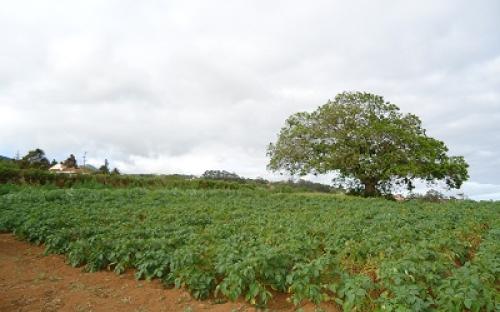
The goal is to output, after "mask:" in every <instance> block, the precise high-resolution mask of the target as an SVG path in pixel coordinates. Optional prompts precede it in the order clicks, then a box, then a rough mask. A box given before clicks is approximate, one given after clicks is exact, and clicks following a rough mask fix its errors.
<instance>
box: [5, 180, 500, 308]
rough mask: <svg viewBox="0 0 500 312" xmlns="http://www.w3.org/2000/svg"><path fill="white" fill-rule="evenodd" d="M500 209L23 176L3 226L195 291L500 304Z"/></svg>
mask: <svg viewBox="0 0 500 312" xmlns="http://www.w3.org/2000/svg"><path fill="white" fill-rule="evenodd" d="M499 220H500V207H499V205H498V203H475V202H471V201H462V202H458V201H457V202H448V203H439V204H431V203H423V202H418V201H412V202H408V203H395V202H389V201H386V200H380V199H359V198H355V199H353V198H350V197H342V196H335V195H318V194H279V193H270V192H265V191H255V190H253V191H251V190H232V191H230V190H179V189H170V190H144V189H114V190H112V189H104V190H88V189H78V190H75V189H65V190H41V189H36V188H35V189H33V188H26V189H23V190H21V191H18V192H13V193H8V194H4V195H1V196H0V231H9V232H14V233H15V234H16V235H17V236H19V237H20V238H23V239H26V240H28V241H30V242H34V243H37V244H41V243H43V244H45V246H46V248H47V252H49V253H59V254H64V255H66V257H67V260H68V262H69V263H70V264H71V265H73V266H76V267H79V266H84V267H85V268H86V269H87V270H90V271H97V270H102V269H109V270H114V271H116V272H117V273H122V272H124V271H125V270H128V269H135V270H136V276H137V278H144V279H152V278H158V279H161V280H162V282H164V283H165V284H166V285H168V286H176V287H185V288H187V289H188V290H189V291H190V292H191V293H192V294H193V296H194V297H196V298H207V297H214V296H215V297H225V298H229V299H230V300H235V299H236V298H238V297H244V298H245V299H246V300H247V301H249V302H251V303H253V304H258V305H265V304H266V303H267V302H268V301H269V300H270V299H271V298H272V294H273V293H274V292H285V293H288V294H289V296H290V300H291V301H292V302H293V303H295V304H299V303H300V302H302V301H304V300H308V301H312V302H314V303H320V302H324V301H333V302H335V303H336V304H338V305H340V306H342V307H343V309H344V310H346V311H367V310H383V311H430V310H446V311H463V310H464V309H467V310H471V311H480V310H484V311H495V310H497V311H498V310H499V308H500V306H499V303H498V302H500V300H499V295H498V293H499V292H498V284H499V279H498V277H499V270H500V256H499V244H498V242H499V241H500V223H499Z"/></svg>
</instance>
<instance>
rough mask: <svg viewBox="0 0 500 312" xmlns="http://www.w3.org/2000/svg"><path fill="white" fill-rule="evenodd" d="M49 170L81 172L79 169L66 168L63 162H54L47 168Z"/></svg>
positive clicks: (55, 171)
mask: <svg viewBox="0 0 500 312" xmlns="http://www.w3.org/2000/svg"><path fill="white" fill-rule="evenodd" d="M49 171H50V172H54V173H83V172H82V170H81V169H77V168H68V167H66V166H65V165H63V164H55V165H54V166H52V167H50V168H49Z"/></svg>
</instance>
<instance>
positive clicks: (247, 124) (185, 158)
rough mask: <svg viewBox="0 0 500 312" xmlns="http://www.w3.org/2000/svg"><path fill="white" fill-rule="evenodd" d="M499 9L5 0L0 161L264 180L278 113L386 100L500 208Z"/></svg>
mask: <svg viewBox="0 0 500 312" xmlns="http://www.w3.org/2000/svg"><path fill="white" fill-rule="evenodd" d="M499 30H500V2H499V1H496V0H492V1H481V0H478V1H457V0H450V1H412V2H410V1H396V0H392V1H389V0H388V1H314V0H312V1H153V0H151V1H131V0H130V1H126V0H121V1H104V0H98V1H89V0H86V1H55V0H54V1H49V0H47V1H23V0H17V1H2V2H0V40H1V41H0V42H1V44H0V155H6V156H14V155H15V153H16V152H17V151H19V152H20V153H21V155H23V154H24V153H26V152H27V151H28V150H29V149H31V148H33V147H40V148H42V149H44V150H45V151H46V153H47V156H48V157H49V158H51V159H52V158H56V159H58V160H62V159H64V158H65V157H67V155H68V154H69V153H74V154H75V155H76V156H77V157H78V159H79V161H80V162H81V157H82V155H83V152H84V151H87V153H88V159H89V162H90V163H94V164H96V165H98V164H101V163H102V162H103V159H104V158H108V159H109V160H110V162H111V165H112V166H117V167H119V168H120V169H121V170H122V171H124V172H129V173H136V172H148V173H192V174H201V173H202V172H203V171H204V170H205V169H226V170H229V171H234V172H236V173H238V174H240V175H243V176H245V177H257V176H262V177H268V178H269V177H272V174H271V173H269V172H267V171H266V164H267V158H266V155H265V153H266V147H267V144H268V143H269V142H271V141H274V140H275V139H276V136H277V133H278V132H279V129H280V127H281V126H282V125H283V123H284V120H285V119H286V117H287V116H289V115H290V114H292V113H295V112H297V111H304V110H307V111H311V110H314V109H315V108H316V107H317V106H319V105H322V104H324V103H325V102H326V101H327V100H328V99H332V98H333V97H334V96H335V95H336V94H337V93H339V92H342V91H344V90H347V91H353V90H360V91H368V92H373V93H377V94H380V95H383V96H384V97H385V98H386V100H389V101H391V102H393V103H395V104H397V105H398V106H399V107H400V108H401V109H402V111H403V112H411V113H414V114H417V115H418V116H420V117H421V118H422V120H423V123H424V127H425V128H426V129H427V130H428V134H429V135H431V136H433V137H435V138H438V139H440V140H443V141H444V142H445V143H446V144H447V145H448V147H449V148H450V154H454V155H464V156H465V158H466V160H467V161H468V162H469V164H470V174H471V179H470V181H469V182H468V183H466V184H465V186H464V191H465V192H466V194H467V195H469V196H471V197H472V198H476V199H492V198H495V199H500V157H499V154H500V31H499Z"/></svg>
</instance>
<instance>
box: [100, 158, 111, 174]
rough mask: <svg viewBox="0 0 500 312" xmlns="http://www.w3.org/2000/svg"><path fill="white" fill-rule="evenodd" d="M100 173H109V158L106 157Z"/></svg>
mask: <svg viewBox="0 0 500 312" xmlns="http://www.w3.org/2000/svg"><path fill="white" fill-rule="evenodd" d="M99 173H103V174H109V162H108V160H107V159H104V165H102V166H101V167H99Z"/></svg>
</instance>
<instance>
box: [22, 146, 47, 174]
mask: <svg viewBox="0 0 500 312" xmlns="http://www.w3.org/2000/svg"><path fill="white" fill-rule="evenodd" d="M20 164H21V167H22V168H37V169H48V168H49V166H50V162H49V160H48V159H47V157H45V152H44V151H43V150H42V149H40V148H37V149H34V150H31V151H29V152H28V154H26V155H25V156H24V157H23V158H21V160H20Z"/></svg>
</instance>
